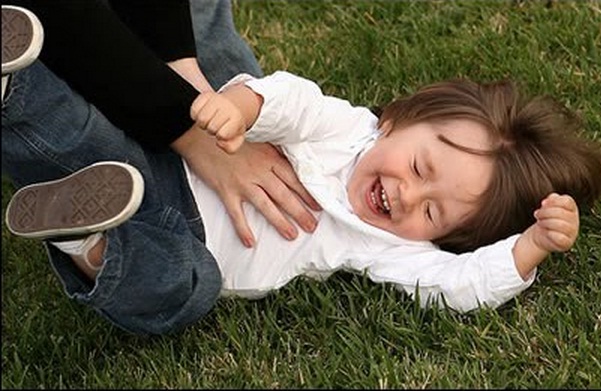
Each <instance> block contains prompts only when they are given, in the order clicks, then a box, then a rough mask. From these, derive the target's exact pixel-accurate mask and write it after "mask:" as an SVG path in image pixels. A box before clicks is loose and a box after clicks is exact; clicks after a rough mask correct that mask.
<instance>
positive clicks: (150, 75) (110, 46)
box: [14, 0, 198, 150]
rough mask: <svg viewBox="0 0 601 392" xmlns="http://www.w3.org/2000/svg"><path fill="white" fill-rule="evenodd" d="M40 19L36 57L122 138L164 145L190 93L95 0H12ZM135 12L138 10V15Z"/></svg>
mask: <svg viewBox="0 0 601 392" xmlns="http://www.w3.org/2000/svg"><path fill="white" fill-rule="evenodd" d="M14 4H16V5H20V6H23V7H26V8H28V9H30V10H31V11H33V12H34V13H35V14H36V15H37V16H38V18H40V20H41V22H42V24H43V26H44V47H43V49H42V53H41V55H40V59H41V60H42V62H44V64H45V65H46V66H47V67H48V68H49V69H50V70H51V71H53V72H54V73H55V74H56V75H57V76H58V77H60V78H61V79H63V80H64V81H65V82H67V83H68V84H69V86H70V87H71V88H73V89H74V90H76V91H77V92H78V93H79V94H81V95H82V96H83V97H84V98H85V99H86V100H87V101H88V102H90V103H92V104H94V105H95V106H96V107H98V109H99V110H100V111H101V112H102V113H103V114H104V115H105V116H106V117H107V118H108V119H109V120H110V121H111V122H112V123H113V124H114V125H116V126H117V127H119V128H121V129H122V130H123V131H124V132H125V133H126V134H127V135H128V136H130V137H132V138H133V139H135V140H137V141H138V142H140V143H141V144H143V145H145V146H147V147H149V148H151V149H157V150H161V149H166V148H168V147H169V144H170V143H171V142H173V141H174V140H175V139H177V138H178V137H179V136H180V135H181V134H183V133H184V132H185V131H187V130H188V129H189V128H190V127H191V126H192V120H191V118H190V116H189V108H190V105H191V104H192V101H193V100H194V99H195V98H196V97H197V95H198V92H197V91H196V90H195V89H194V88H193V87H192V86H191V85H190V84H189V83H187V82H186V81H185V80H184V79H183V78H181V77H179V75H177V73H175V72H174V71H173V70H171V68H169V67H168V66H167V65H166V64H165V61H164V60H163V59H161V58H160V57H159V56H158V55H157V54H156V53H155V52H154V51H153V50H151V49H150V48H149V47H148V46H147V45H146V44H145V43H144V42H143V41H142V39H141V38H140V37H139V36H138V35H136V34H135V33H133V32H132V30H130V29H129V28H128V26H126V25H125V24H124V23H123V21H122V20H121V19H120V18H119V16H117V14H116V13H115V12H114V11H113V10H111V9H110V8H109V7H108V6H106V5H105V4H104V3H103V2H102V1H100V0H52V1H48V0H15V1H14ZM140 17H142V15H140Z"/></svg>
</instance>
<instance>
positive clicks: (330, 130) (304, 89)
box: [222, 71, 374, 145]
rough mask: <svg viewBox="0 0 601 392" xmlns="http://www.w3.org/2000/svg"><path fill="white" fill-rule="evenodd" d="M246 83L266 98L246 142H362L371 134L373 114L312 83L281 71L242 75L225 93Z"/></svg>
mask: <svg viewBox="0 0 601 392" xmlns="http://www.w3.org/2000/svg"><path fill="white" fill-rule="evenodd" d="M239 83H244V84H245V85H246V86H247V87H249V88H250V89H251V90H253V91H254V92H255V93H256V94H259V95H261V97H262V98H263V105H262V107H261V111H260V113H259V116H258V118H257V120H256V121H255V123H254V124H253V126H252V127H251V128H250V129H249V130H248V131H247V134H246V138H247V140H249V141H253V142H269V143H272V144H276V145H286V144H295V143H299V142H319V143H322V142H331V141H336V140H340V141H348V140H361V135H360V134H363V133H368V132H370V131H371V129H372V128H371V127H370V126H366V124H371V123H372V122H373V121H372V120H373V117H374V116H373V114H372V113H371V112H370V111H369V110H368V109H367V108H364V107H356V106H352V105H351V104H350V103H349V102H348V101H346V100H343V99H340V98H336V97H332V96H327V95H324V94H323V92H322V90H321V89H320V87H319V86H318V85H317V84H316V83H314V82H313V81H310V80H308V79H304V78H302V77H300V76H296V75H293V74H291V73H288V72H284V71H278V72H275V73H273V74H272V75H268V76H266V77H264V78H260V79H256V78H254V77H252V76H250V75H247V74H241V75H238V76H236V77H234V78H233V79H232V80H230V81H229V82H228V83H227V84H226V85H225V86H223V87H222V90H223V89H227V88H228V87H229V86H232V85H235V84H239Z"/></svg>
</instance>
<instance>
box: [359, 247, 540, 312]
mask: <svg viewBox="0 0 601 392" xmlns="http://www.w3.org/2000/svg"><path fill="white" fill-rule="evenodd" d="M518 237H519V235H514V236H511V237H509V238H507V239H505V240H502V241H499V242H497V243H495V244H492V245H489V246H485V247H482V248H479V249H477V250H476V251H474V252H471V253H464V254H459V255H456V254H453V253H449V252H444V251H441V250H438V249H436V248H432V249H431V250H428V251H426V252H424V251H423V250H418V248H417V247H416V249H415V250H414V252H413V253H410V254H407V255H403V256H398V250H397V251H396V253H397V256H394V253H395V251H394V250H393V251H391V252H386V253H389V254H388V255H387V254H383V255H381V258H379V259H378V261H376V262H374V263H373V264H372V265H371V266H369V267H367V274H368V276H369V277H370V279H372V280H373V281H375V282H388V283H392V284H394V285H395V286H396V287H397V288H398V289H401V290H403V291H405V292H407V293H408V294H410V295H411V296H412V297H413V298H414V299H416V300H419V302H420V305H421V306H422V307H427V306H429V305H431V304H433V303H435V304H438V305H443V306H444V305H446V306H448V307H450V308H453V309H455V310H457V311H460V312H467V311H470V310H472V309H476V308H478V307H481V306H487V307H490V308H496V307H498V306H500V305H502V304H503V303H505V302H507V301H509V300H510V299H512V298H514V297H516V296H517V295H518V294H520V293H521V292H522V291H524V290H525V289H526V288H528V287H529V286H530V285H531V284H532V283H533V282H534V279H535V275H536V271H535V272H533V273H532V274H531V276H529V277H528V279H527V280H523V279H522V277H521V276H520V274H519V273H518V271H517V269H516V267H515V261H514V258H513V253H512V249H513V247H514V245H515V242H516V241H517V239H518ZM400 257H402V259H400Z"/></svg>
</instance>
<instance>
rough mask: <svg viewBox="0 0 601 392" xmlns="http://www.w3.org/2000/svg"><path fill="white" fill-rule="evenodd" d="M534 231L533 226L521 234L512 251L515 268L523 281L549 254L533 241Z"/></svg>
mask: <svg viewBox="0 0 601 392" xmlns="http://www.w3.org/2000/svg"><path fill="white" fill-rule="evenodd" d="M534 230H535V228H534V226H531V227H529V228H528V229H527V230H526V231H525V232H524V233H522V234H521V235H520V236H519V237H518V239H517V241H516V243H515V245H514V247H513V249H512V253H513V259H514V262H515V267H516V269H517V271H518V273H519V274H520V276H521V277H522V279H524V280H527V279H528V278H529V277H530V275H531V274H532V272H533V271H534V269H535V268H536V267H538V265H539V264H540V263H542V262H543V261H544V260H545V259H546V258H547V256H549V252H548V251H547V250H546V249H543V248H541V247H540V246H539V245H538V244H537V243H536V241H534V235H533V232H534Z"/></svg>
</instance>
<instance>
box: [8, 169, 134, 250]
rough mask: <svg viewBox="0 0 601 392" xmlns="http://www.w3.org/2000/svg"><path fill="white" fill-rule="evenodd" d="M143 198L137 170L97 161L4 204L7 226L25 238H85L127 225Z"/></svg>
mask: <svg viewBox="0 0 601 392" xmlns="http://www.w3.org/2000/svg"><path fill="white" fill-rule="evenodd" d="M143 196H144V179H143V178H142V175H141V174H140V172H139V171H138V170H137V169H136V168H134V167H133V166H131V165H128V164H126V163H121V162H98V163H95V164H93V165H91V166H88V167H85V168H83V169H81V170H79V171H77V172H75V173H73V174H71V175H69V176H67V177H64V178H62V179H59V180H55V181H48V182H41V183H37V184H32V185H28V186H26V187H24V188H21V189H19V190H18V191H17V192H16V193H15V194H14V196H13V197H12V199H11V200H10V202H9V204H8V207H7V210H6V225H7V227H8V230H10V231H11V232H12V233H13V234H15V235H18V236H21V237H27V238H37V239H48V238H53V239H55V238H59V237H66V236H69V237H72V236H83V235H88V234H90V233H95V232H100V231H104V230H107V229H110V228H112V227H116V226H118V225H120V224H121V223H123V222H125V221H126V220H128V219H129V218H130V217H131V216H132V215H133V214H134V213H135V212H136V211H137V210H138V207H139V206H140V204H141V203H142V198H143Z"/></svg>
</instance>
